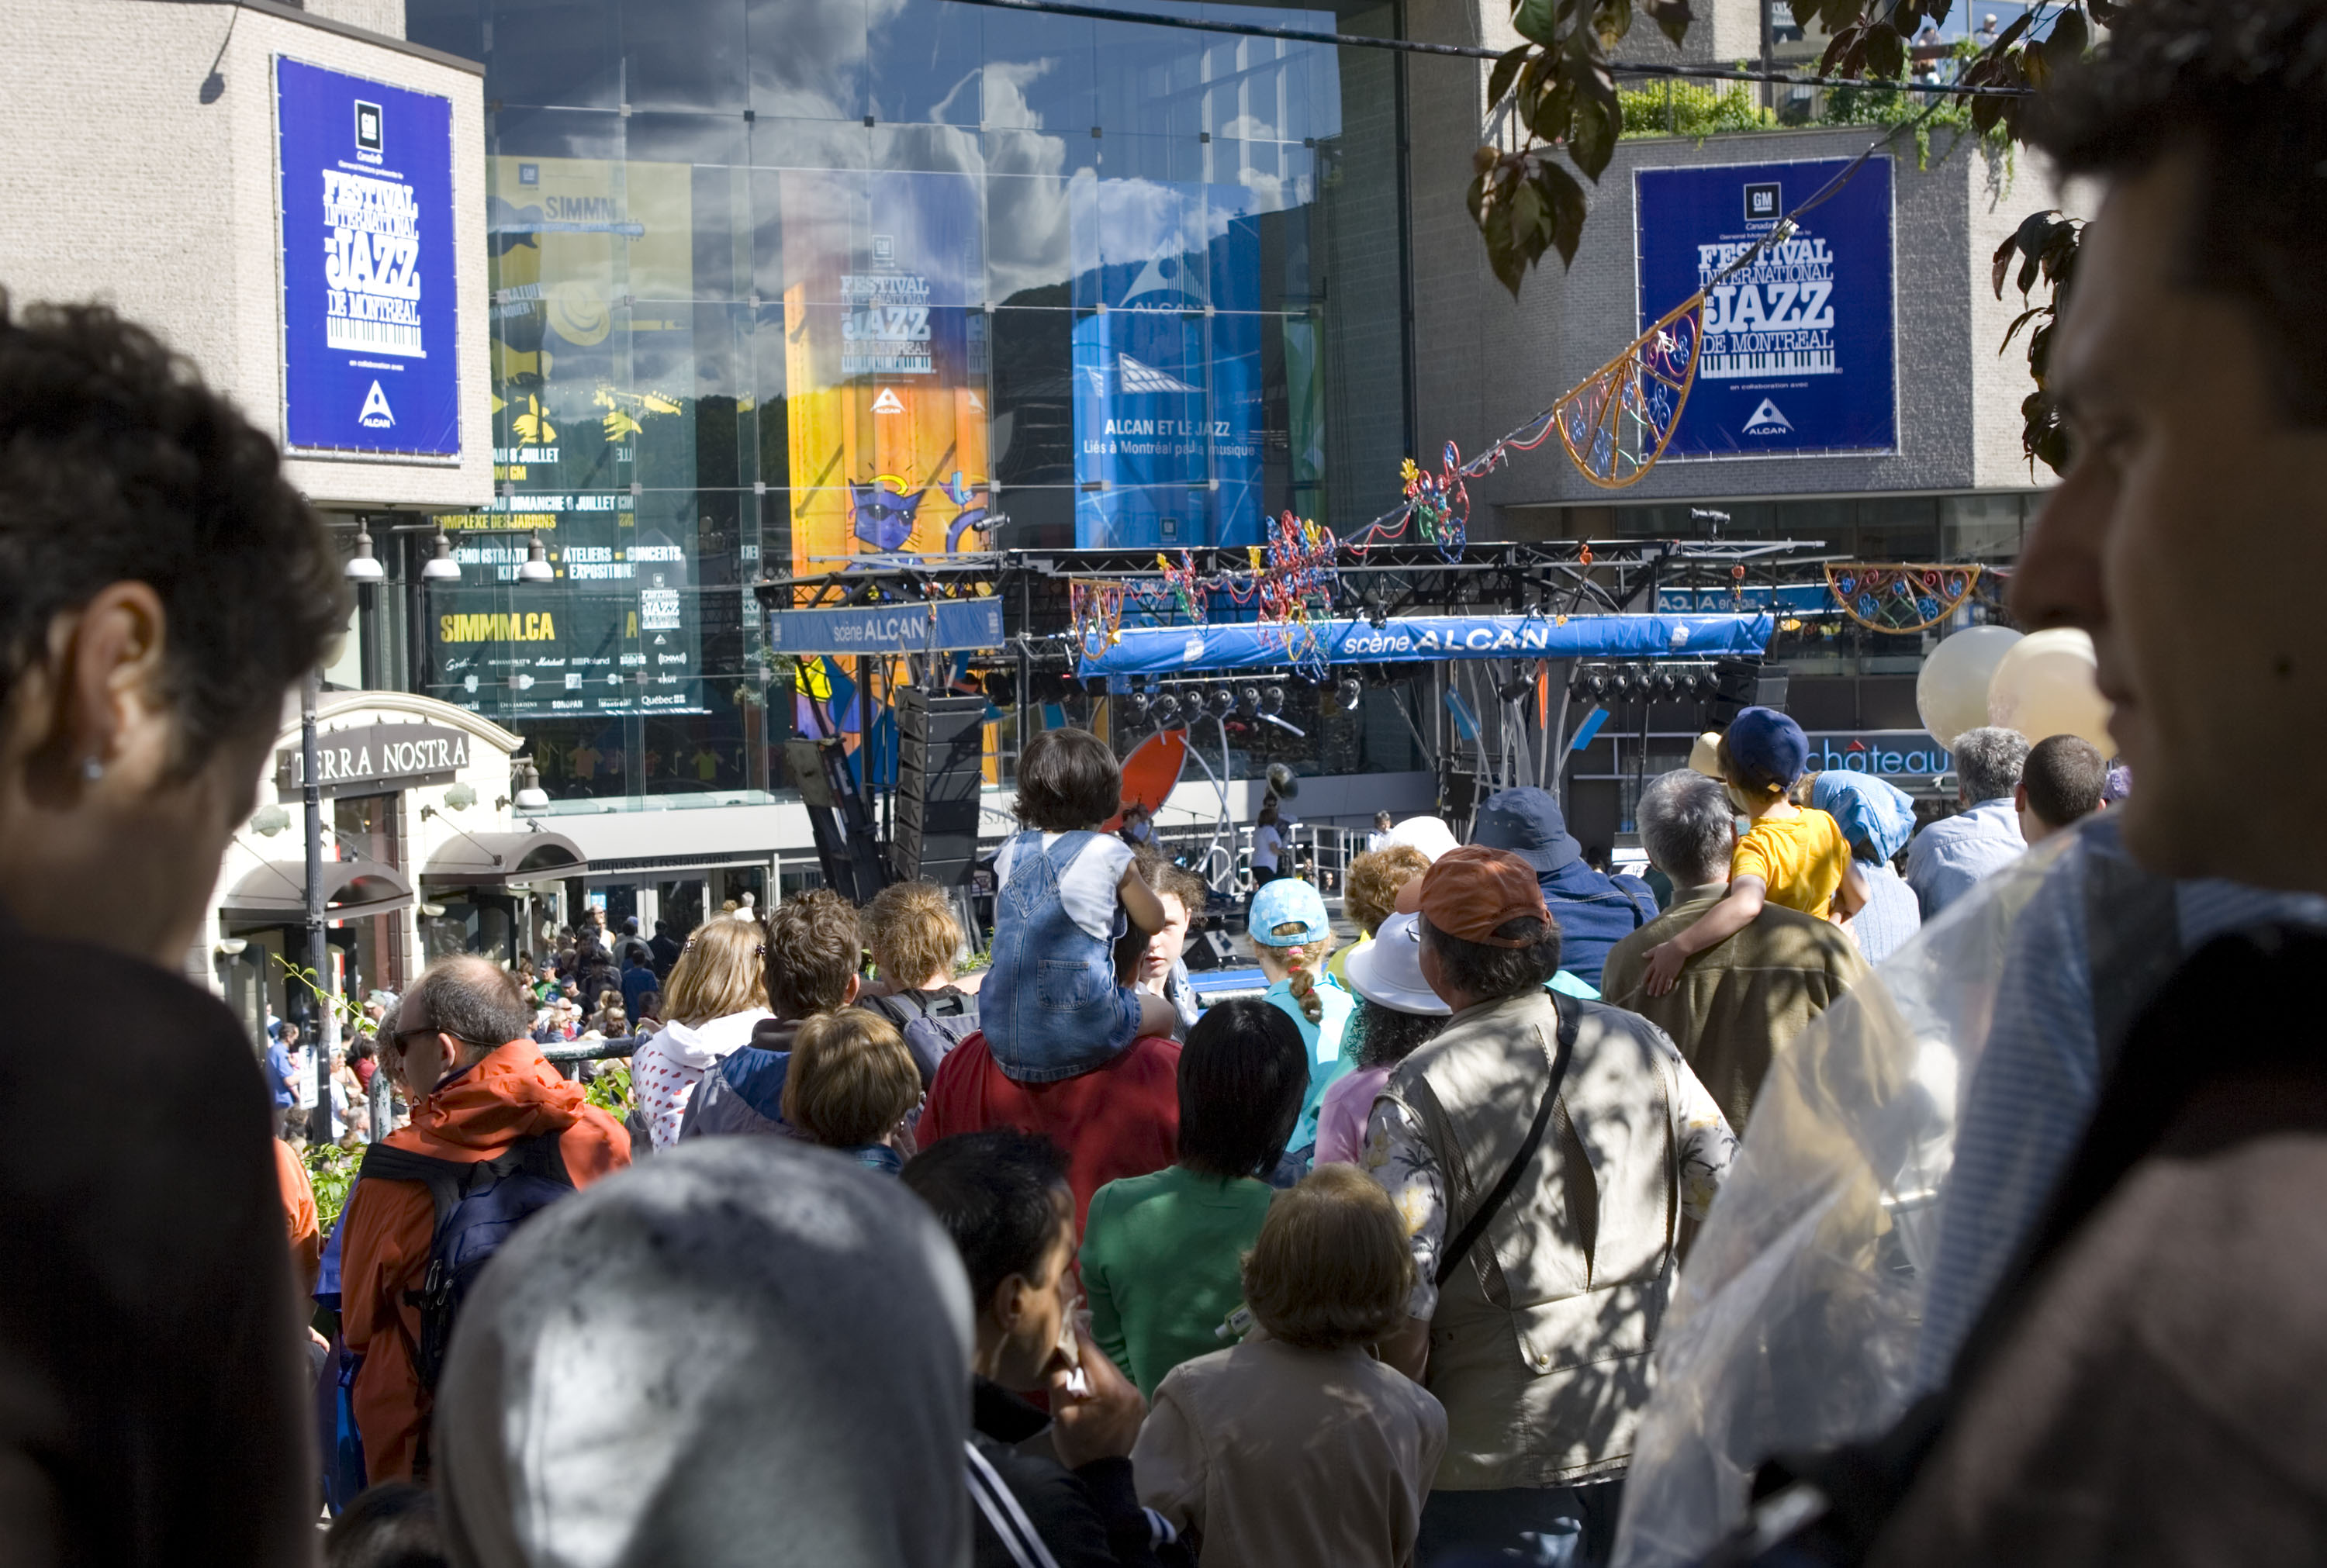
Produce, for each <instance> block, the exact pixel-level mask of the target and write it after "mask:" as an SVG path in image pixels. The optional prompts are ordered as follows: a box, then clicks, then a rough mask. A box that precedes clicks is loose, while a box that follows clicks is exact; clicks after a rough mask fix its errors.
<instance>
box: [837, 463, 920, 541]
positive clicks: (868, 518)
mask: <svg viewBox="0 0 2327 1568" xmlns="http://www.w3.org/2000/svg"><path fill="white" fill-rule="evenodd" d="M927 494H929V491H927V490H917V491H915V492H914V493H913V494H911V495H910V496H909V495H907V494H906V493H905V481H903V480H901V479H898V478H895V477H894V476H892V475H890V474H885V473H884V474H882V475H880V476H879V477H877V478H876V479H874V481H873V482H872V483H871V484H856V483H854V482H851V483H850V485H849V487H848V509H849V521H850V523H851V524H852V525H853V526H854V527H855V530H856V537H858V538H860V539H862V540H864V542H865V543H866V544H867V545H870V546H873V548H874V549H876V550H882V551H888V550H902V549H903V548H904V547H905V541H906V540H907V539H910V538H911V537H913V523H914V520H915V519H916V518H918V517H919V515H920V513H921V498H922V497H923V496H926V495H927Z"/></svg>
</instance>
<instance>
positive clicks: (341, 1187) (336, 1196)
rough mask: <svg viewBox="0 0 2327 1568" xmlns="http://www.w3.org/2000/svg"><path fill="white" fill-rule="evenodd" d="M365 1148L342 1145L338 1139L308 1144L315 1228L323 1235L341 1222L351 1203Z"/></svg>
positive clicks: (330, 1231)
mask: <svg viewBox="0 0 2327 1568" xmlns="http://www.w3.org/2000/svg"><path fill="white" fill-rule="evenodd" d="M362 1163H363V1150H362V1149H360V1148H356V1149H342V1148H341V1147H340V1146H339V1145H338V1144H337V1143H310V1144H308V1145H307V1180H308V1181H309V1182H310V1183H311V1184H312V1185H313V1187H314V1189H315V1228H316V1231H317V1232H318V1233H319V1234H321V1235H323V1236H329V1235H331V1234H332V1227H333V1226H335V1225H337V1224H338V1223H339V1222H340V1211H341V1209H345V1208H346V1207H347V1206H348V1189H349V1188H350V1187H352V1186H354V1185H355V1181H356V1169H357V1167H359V1166H360V1165H361V1164H362Z"/></svg>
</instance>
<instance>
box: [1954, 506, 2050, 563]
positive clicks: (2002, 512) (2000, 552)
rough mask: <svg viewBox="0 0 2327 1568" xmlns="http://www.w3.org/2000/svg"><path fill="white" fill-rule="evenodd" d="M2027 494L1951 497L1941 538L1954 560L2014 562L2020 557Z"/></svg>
mask: <svg viewBox="0 0 2327 1568" xmlns="http://www.w3.org/2000/svg"><path fill="white" fill-rule="evenodd" d="M2028 499H2029V498H2028V497H2026V496H2024V495H1977V496H1948V497H1946V498H1945V499H1942V500H1941V501H1940V502H1939V529H1940V533H1939V537H1940V540H1941V543H1942V546H1943V547H1944V549H1945V550H1946V552H1947V558H1948V559H1949V560H1950V561H2010V560H2013V559H2014V558H2016V557H2017V556H2018V555H2019V554H2020V541H2021V537H2022V529H2023V524H2022V520H2021V519H2022V518H2023V515H2024V514H2025V511H2026V509H2027V505H2028Z"/></svg>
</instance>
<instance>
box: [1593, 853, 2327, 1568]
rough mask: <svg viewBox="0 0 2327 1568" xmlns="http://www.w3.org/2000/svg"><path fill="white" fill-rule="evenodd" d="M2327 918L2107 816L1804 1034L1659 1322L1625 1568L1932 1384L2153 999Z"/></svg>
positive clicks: (1679, 1547) (2315, 906) (1964, 903)
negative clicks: (2195, 874) (2153, 842)
mask: <svg viewBox="0 0 2327 1568" xmlns="http://www.w3.org/2000/svg"><path fill="white" fill-rule="evenodd" d="M2322 914H2327V903H2322V901H2319V900H2317V899H2313V898H2307V897H2303V896H2296V895H2285V894H2268V893H2263V892H2258V891H2254V890H2250V889H2245V888H2238V887H2233V886H2231V885H2229V884H2227V883H2220V882H2181V883H2175V882H2170V881H2167V880H2165V879H2163V878H2159V877H2154V876H2151V875H2149V874H2148V873H2144V872H2143V871H2141V870H2140V868H2139V867H2137V866H2135V864H2134V863H2133V862H2132V861H2131V859H2130V858H2129V857H2128V856H2127V855H2126V854H2125V852H2124V850H2123V848H2122V846H2121V845H2119V843H2118V840H2117V832H2116V824H2115V822H2114V821H2112V820H2110V819H2109V817H2108V816H2107V814H2104V815H2103V816H2102V817H2098V818H2092V819H2089V820H2088V822H2087V823H2086V824H2084V825H2083V826H2081V827H2080V828H2079V830H2078V831H2077V832H2074V833H2068V834H2062V835H2059V836H2058V837H2056V838H2054V839H2052V840H2050V841H2048V842H2047V843H2045V844H2043V845H2040V846H2038V847H2037V848H2036V849H2035V850H2033V851H2032V852H2031V853H2030V854H2027V855H2025V856H2023V858H2022V859H2021V860H2019V861H2018V862H2016V863H2014V864H2013V865H2012V866H2010V867H2009V868H2007V869H2006V870H2005V871H2003V872H2001V873H1997V874H1996V875H1995V876H1993V877H1991V878H1989V879H1988V880H1987V881H1986V882H1983V883H1982V884H1981V885H1980V886H1979V887H1978V888H1977V890H1975V891H1973V892H1972V893H1970V894H1968V895H1967V896H1966V897H1965V898H1964V899H1962V900H1961V901H1958V903H1957V904H1956V905H1955V906H1953V907H1952V908H1950V909H1949V910H1946V911H1944V912H1943V913H1942V914H1941V915H1940V916H1939V919H1936V920H1934V921H1933V922H1931V923H1930V925H1927V926H1926V927H1924V928H1923V929H1922V931H1921V933H1920V935H1918V936H1917V937H1916V938H1915V939H1914V940H1913V941H1911V942H1910V943H1909V944H1908V945H1906V946H1905V947H1902V948H1900V949H1899V950H1898V951H1897V952H1896V953H1895V954H1893V955H1892V957H1890V958H1889V959H1888V960H1886V961H1885V962H1884V963H1883V965H1881V966H1879V967H1878V968H1877V969H1876V970H1875V973H1874V980H1873V981H1871V982H1869V983H1866V984H1863V985H1860V986H1858V987H1857V988H1856V989H1855V991H1853V992H1852V994H1850V995H1849V996H1847V997H1846V998H1845V999H1844V1000H1843V1001H1842V1002H1840V1003H1836V1005H1835V1006H1834V1007H1832V1008H1830V1009H1828V1010H1827V1012H1826V1013H1824V1014H1823V1015H1821V1016H1820V1017H1819V1018H1818V1020H1817V1021H1816V1022H1813V1023H1812V1024H1811V1025H1810V1027H1809V1028H1808V1029H1807V1030H1806V1031H1803V1033H1802V1034H1801V1035H1800V1036H1799V1037H1798V1038H1797V1039H1796V1040H1795V1041H1794V1042H1793V1043H1792V1044H1791V1045H1790V1047H1788V1048H1787V1049H1786V1050H1784V1051H1783V1052H1781V1053H1780V1055H1779V1057H1778V1058H1777V1059H1776V1060H1775V1061H1773V1062H1772V1064H1771V1069H1770V1075H1769V1078H1767V1080H1765V1081H1764V1083H1763V1084H1762V1093H1761V1095H1760V1097H1758V1098H1756V1099H1755V1101H1754V1103H1753V1116H1752V1123H1751V1125H1750V1126H1749V1127H1748V1129H1747V1131H1746V1134H1745V1139H1744V1143H1743V1147H1742V1148H1741V1149H1740V1151H1739V1153H1738V1158H1737V1162H1736V1164H1735V1165H1734V1168H1733V1169H1732V1170H1731V1172H1730V1175H1729V1179H1728V1181H1727V1182H1726V1183H1724V1187H1723V1189H1722V1192H1721V1196H1720V1199H1719V1201H1718V1202H1716V1203H1715V1205H1714V1209H1713V1213H1712V1215H1711V1216H1710V1217H1709V1218H1707V1220H1706V1225H1705V1227H1704V1229H1703V1230H1702V1231H1701V1232H1700V1234H1699V1235H1698V1237H1697V1239H1696V1246H1695V1247H1694V1249H1693V1250H1692V1251H1691V1253H1690V1255H1689V1257H1688V1262H1687V1266H1686V1267H1685V1268H1684V1269H1683V1270H1682V1272H1681V1274H1680V1278H1679V1280H1678V1282H1677V1286H1676V1288H1675V1292H1674V1296H1673V1302H1672V1306H1671V1308H1670V1311H1668V1314H1667V1316H1666V1319H1665V1321H1664V1324H1663V1325H1662V1328H1661V1330H1660V1331H1659V1340H1658V1346H1657V1359H1656V1374H1657V1379H1658V1386H1657V1391H1656V1393H1655V1395H1653V1396H1652V1397H1651V1399H1650V1401H1649V1408H1648V1411H1647V1413H1646V1415H1645V1417H1644V1418H1643V1421H1642V1423H1641V1426H1640V1435H1639V1439H1638V1441H1637V1442H1636V1444H1635V1446H1634V1450H1633V1456H1632V1464H1631V1474H1630V1479H1629V1483H1628V1485H1627V1487H1626V1489H1625V1497H1624V1511H1623V1524H1622V1530H1621V1535H1620V1538H1619V1543H1618V1549H1617V1553H1616V1555H1615V1559H1614V1563H1615V1568H1676V1565H1679V1564H1686V1563H1696V1561H1697V1560H1698V1559H1699V1558H1701V1557H1702V1556H1703V1555H1704V1554H1706V1552H1707V1551H1708V1550H1710V1549H1711V1548H1712V1547H1713V1546H1714V1545H1715V1543H1716V1542H1717V1541H1718V1540H1719V1539H1720V1538H1721V1537H1722V1536H1723V1535H1725V1534H1726V1533H1727V1532H1728V1531H1730V1530H1731V1529H1733V1528H1734V1526H1737V1525H1738V1524H1740V1523H1741V1522H1742V1521H1743V1518H1744V1515H1745V1508H1746V1501H1747V1495H1748V1489H1749V1486H1750V1483H1751V1480H1752V1474H1753V1472H1754V1470H1756V1469H1757V1468H1758V1467H1759V1466H1760V1464H1761V1463H1762V1461H1764V1460H1766V1459H1768V1458H1770V1457H1771V1455H1773V1454H1779V1453H1800V1452H1805V1451H1813V1450H1817V1449H1822V1448H1827V1447H1831V1446H1834V1445H1835V1444H1837V1443H1841V1442H1848V1441H1851V1440H1853V1439H1857V1438H1863V1437H1867V1436H1871V1435H1873V1434H1874V1433H1879V1432H1881V1431H1883V1429H1885V1428H1886V1427H1888V1426H1889V1425H1890V1424H1891V1423H1893V1422H1894V1421H1895V1420H1896V1419H1897V1418H1898V1417H1899V1416H1900V1415H1901V1414H1903V1413H1904V1412H1905V1410H1906V1409H1907V1407H1908V1405H1911V1403H1912V1402H1913V1400H1914V1399H1915V1397H1916V1396H1917V1395H1920V1394H1921V1393H1923V1392H1925V1391H1926V1390H1928V1389H1930V1388H1932V1387H1935V1386H1938V1385H1939V1383H1940V1382H1941V1381H1942V1380H1943V1379H1944V1377H1945V1376H1946V1373H1947V1368H1948V1365H1949V1362H1950V1361H1951V1360H1952V1359H1953V1358H1954V1354H1955V1351H1956V1349H1957V1348H1958V1345H1959V1344H1960V1343H1961V1341H1962V1339H1963V1337H1964V1335H1965V1334H1966V1333H1967V1332H1968V1330H1969V1329H1970V1327H1971V1325H1972V1322H1973V1321H1974V1320H1975V1319H1976V1318H1977V1314H1978V1312H1979V1310H1980V1308H1981V1307H1982V1306H1983V1305H1984V1304H1985V1302H1986V1299H1987V1296H1988V1294H1989V1293H1990V1292H1991V1291H1992V1290H1993V1289H1994V1287H1995V1283H1996V1282H1997V1280H1998V1278H1999V1277H2000V1276H2001V1274H2003V1272H2004V1269H2005V1266H2006V1265H2007V1263H2008V1262H2009V1259H2010V1257H2011V1255H2012V1253H2013V1251H2014V1248H2015V1247H2016V1246H2017V1245H2018V1243H2019V1240H2020V1238H2021V1237H2023V1235H2024V1234H2025V1233H2026V1231H2027V1229H2028V1228H2029V1227H2030V1226H2031V1225H2032V1224H2033V1221H2034V1219H2035V1218H2036V1216H2037V1213H2038V1211H2039V1209H2041V1208H2042V1204H2043V1201H2044V1199H2045V1198H2046V1196H2047V1195H2048V1194H2049V1192H2050V1190H2051V1185H2052V1182H2053V1181H2054V1179H2055V1178H2056V1177H2057V1176H2058V1175H2059V1173H2060V1171H2061V1167H2062V1166H2063V1165H2064V1164H2065V1163H2066V1161H2067V1159H2068V1156H2069V1155H2070V1153H2073V1151H2074V1148H2075V1145H2076V1142H2077V1140H2078V1137H2079V1135H2080V1134H2081V1131H2082V1128H2083V1126H2084V1123H2085V1120H2086V1118H2087V1116H2088V1115H2089V1113H2090V1110H2091V1107H2092V1105H2093V1103H2094V1100H2095V1098H2096V1097H2097V1095H2098V1084H2099V1079H2100V1077H2101V1075H2102V1072H2103V1069H2104V1066H2105V1061H2106V1059H2107V1055H2108V1054H2109V1053H2112V1052H2113V1051H2114V1049H2115V1044H2116V1042H2117V1041H2120V1040H2122V1039H2123V1037H2124V1033H2125V1030H2126V1026H2127V1025H2128V1024H2129V1023H2130V1022H2131V1021H2132V1018H2133V1016H2134V1013H2135V1011H2136V1010H2137V1009H2138V1007H2139V1005H2140V1004H2141V1003H2142V1002H2143V1001H2145V999H2146V998H2147V996H2148V995H2149V994H2151V992H2152V991H2154V988H2155V986H2156V985H2158V984H2159V983H2161V982H2162V981H2163V979H2164V977H2165V976H2166V975H2167V974H2169V973H2170V972H2171V971H2172V969H2173V966H2174V965H2175V963H2177V962H2178V961H2179V959H2180V958H2181V957H2182V955H2183V954H2184V953H2186V952H2188V951H2189V950H2191V948H2192V947H2195V946H2197V945H2199V944H2200V943H2201V942H2203V941H2204V940H2206V939H2208V938H2210V937H2212V936H2214V935H2216V934H2218V933H2220V931H2222V930H2226V929H2230V928H2231V927H2234V926H2238V925H2242V924H2245V923H2248V922H2249V921H2252V920H2257V919H2273V918H2288V917H2293V918H2304V919H2320V918H2321V917H2322ZM1990 1056H1992V1057H1993V1062H1992V1068H1993V1070H1991V1071H1989V1072H1988V1073H1986V1075H1985V1076H1976V1069H1978V1068H1979V1067H1980V1064H1981V1062H1982V1060H1983V1059H1984V1058H1988V1057H1990ZM1959 1126H1961V1127H1964V1128H1966V1129H1967V1136H1966V1138H1965V1139H1964V1143H1963V1147H1962V1148H1961V1149H1959V1148H1958V1127H1959Z"/></svg>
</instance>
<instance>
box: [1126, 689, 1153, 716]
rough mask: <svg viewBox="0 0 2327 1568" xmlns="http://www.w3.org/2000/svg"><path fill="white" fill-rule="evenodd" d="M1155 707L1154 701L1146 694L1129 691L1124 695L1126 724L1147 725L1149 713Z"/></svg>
mask: <svg viewBox="0 0 2327 1568" xmlns="http://www.w3.org/2000/svg"><path fill="white" fill-rule="evenodd" d="M1153 707H1154V699H1153V698H1151V697H1150V696H1148V695H1147V694H1146V693H1145V692H1143V691H1128V692H1126V693H1124V694H1123V717H1124V722H1125V723H1131V724H1144V723H1146V722H1147V714H1148V711H1149V710H1150V709H1151V708H1153Z"/></svg>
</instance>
